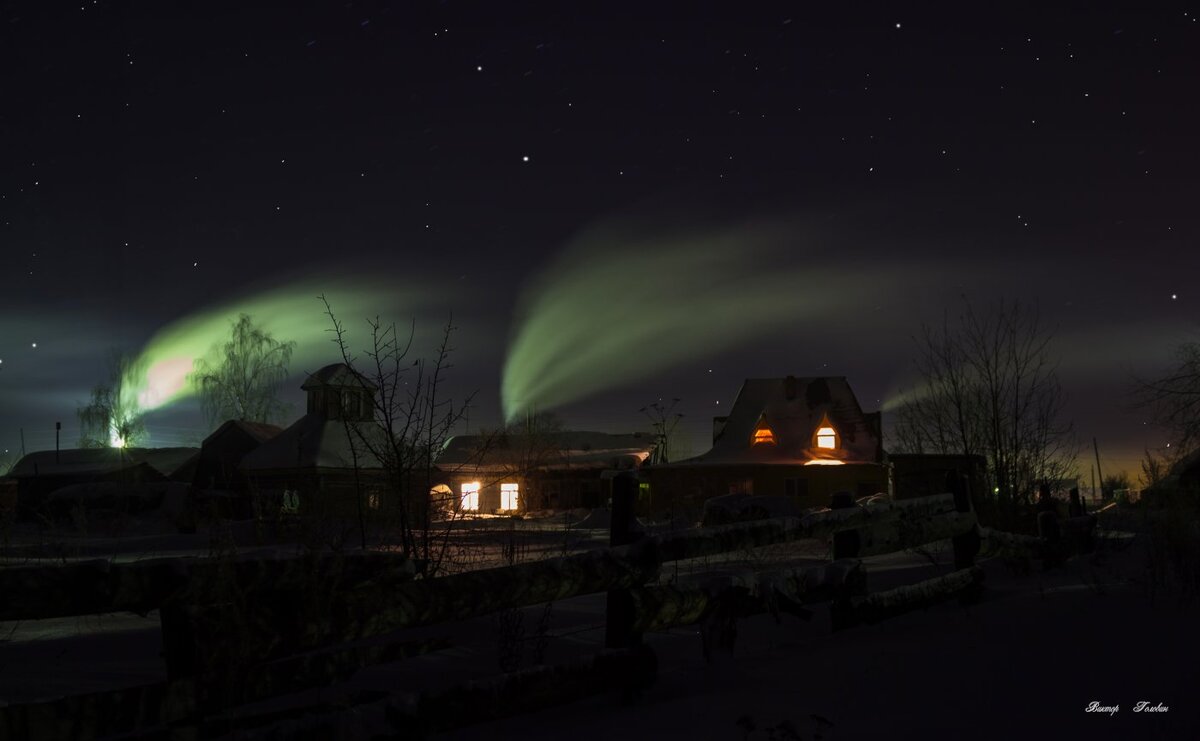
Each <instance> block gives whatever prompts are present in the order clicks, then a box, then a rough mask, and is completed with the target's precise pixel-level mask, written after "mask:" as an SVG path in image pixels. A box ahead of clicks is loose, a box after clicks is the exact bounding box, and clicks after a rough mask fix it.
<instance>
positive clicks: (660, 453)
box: [638, 399, 683, 464]
mask: <svg viewBox="0 0 1200 741" xmlns="http://www.w3.org/2000/svg"><path fill="white" fill-rule="evenodd" d="M678 405H679V399H671V403H670V404H663V403H662V401H661V400H659V401H656V402H654V403H653V404H648V405H646V406H644V407H642V408H641V409H639V410H638V411H640V412H641V413H642V414H644V415H645V416H646V418H647V419H649V420H650V426H651V427H652V428H653V429H654V435H655V442H654V452H653V453H651V457H650V461H649V462H650V463H651V464H658V463H670V462H671V461H673V460H677V459H679V458H682V457H683V456H681V455H677V454H678V453H679V452H680V451H679V450H678V449H677V448H679V447H680V446H679V441H678V440H677V439H676V437H675V428H677V427H678V426H679V421H680V420H681V419H683V414H681V413H680V412H676V411H675V407H677V406H678Z"/></svg>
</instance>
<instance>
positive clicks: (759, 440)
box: [753, 427, 775, 445]
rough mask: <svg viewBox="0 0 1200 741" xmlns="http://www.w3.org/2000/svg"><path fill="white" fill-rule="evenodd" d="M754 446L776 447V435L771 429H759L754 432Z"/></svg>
mask: <svg viewBox="0 0 1200 741" xmlns="http://www.w3.org/2000/svg"><path fill="white" fill-rule="evenodd" d="M753 444H754V445H774V444H775V433H774V432H771V428H770V427H759V428H758V429H757V430H755V431H754V443H753Z"/></svg>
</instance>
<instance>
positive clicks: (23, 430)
mask: <svg viewBox="0 0 1200 741" xmlns="http://www.w3.org/2000/svg"><path fill="white" fill-rule="evenodd" d="M21 457H22V458H24V457H25V428H24V427H22V428H21Z"/></svg>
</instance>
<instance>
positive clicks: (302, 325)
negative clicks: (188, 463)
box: [123, 278, 421, 411]
mask: <svg viewBox="0 0 1200 741" xmlns="http://www.w3.org/2000/svg"><path fill="white" fill-rule="evenodd" d="M321 294H324V295H325V296H326V298H328V299H329V302H330V304H331V305H332V306H333V310H334V312H335V313H336V314H337V316H338V318H339V319H340V320H341V321H342V322H343V323H344V324H346V325H347V327H349V328H350V330H351V332H352V333H353V332H360V327H361V325H360V322H361V319H362V318H363V317H368V316H372V317H373V316H377V315H384V316H387V315H389V314H390V313H392V312H399V313H400V314H399V315H401V316H403V314H404V313H411V311H412V308H413V304H414V303H415V301H417V300H419V299H420V297H421V294H419V293H418V292H415V291H412V290H406V291H404V292H403V293H401V292H400V291H398V289H397V288H396V287H394V286H392V287H385V286H384V285H382V284H381V283H379V282H378V281H371V280H364V279H361V278H360V279H354V280H353V281H351V280H349V279H347V278H341V279H337V278H330V279H325V280H321V281H317V280H308V281H304V282H299V283H294V284H291V285H288V286H286V287H283V288H278V289H274V290H271V291H267V292H264V293H261V294H258V295H254V296H249V297H246V298H243V299H240V300H235V301H230V302H228V303H225V304H222V305H220V306H217V307H214V308H211V309H207V310H204V311H201V312H198V313H196V314H192V315H190V316H187V317H184V318H183V319H180V320H178V321H176V322H173V323H171V324H169V325H167V326H166V327H164V328H163V329H161V330H160V331H159V332H158V333H156V334H155V335H154V336H153V337H152V338H151V339H150V340H149V342H147V343H146V346H145V347H144V348H143V349H142V351H141V354H140V355H139V356H138V358H137V360H136V362H134V363H133V364H132V370H131V371H130V372H129V373H128V374H127V375H126V377H125V383H124V388H123V396H124V395H126V394H127V395H129V399H124V398H123V401H124V400H129V401H132V402H135V403H136V404H137V407H138V408H139V409H141V410H142V411H150V410H153V409H157V408H160V407H163V406H166V405H168V404H171V403H172V402H175V401H178V400H180V399H183V398H186V397H187V396H189V395H191V394H192V393H194V391H195V389H193V388H192V385H191V383H190V381H189V380H188V375H189V374H190V373H191V372H192V365H193V363H194V362H195V360H196V358H198V357H202V356H203V355H205V354H206V353H208V352H209V350H210V349H211V348H212V347H213V346H214V345H215V344H217V343H219V342H222V341H224V340H225V339H226V338H227V337H228V336H229V331H230V327H231V324H232V323H233V322H234V321H235V320H236V319H237V316H238V314H240V313H245V314H249V315H250V316H251V318H252V319H253V320H254V323H255V324H256V325H257V326H260V327H262V328H263V329H264V330H266V331H267V332H269V333H271V334H272V335H273V336H274V337H275V338H276V339H278V340H281V341H285V342H286V341H295V342H296V350H295V352H294V353H293V355H292V363H291V372H292V373H293V374H295V375H301V374H303V373H309V372H312V371H315V370H317V369H318V368H320V367H321V366H324V365H326V364H328V363H333V362H337V361H339V360H341V355H340V353H339V351H338V349H337V346H336V345H335V344H333V343H332V339H333V337H332V334H331V333H330V331H329V330H330V328H331V324H330V321H329V317H328V316H326V314H325V306H324V304H322V303H321V301H320V300H319V299H318V296H320V295H321ZM360 333H361V332H360Z"/></svg>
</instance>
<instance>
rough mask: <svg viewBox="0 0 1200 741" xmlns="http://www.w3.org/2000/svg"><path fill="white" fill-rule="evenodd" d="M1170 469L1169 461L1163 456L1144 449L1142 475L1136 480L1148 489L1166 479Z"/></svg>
mask: <svg viewBox="0 0 1200 741" xmlns="http://www.w3.org/2000/svg"><path fill="white" fill-rule="evenodd" d="M1170 467H1171V466H1170V460H1169V459H1168V458H1167V457H1166V456H1165V455H1163V454H1162V453H1155V452H1154V451H1152V450H1150V449H1149V448H1146V449H1145V457H1144V458H1142V473H1141V476H1139V477H1138V478H1139V479H1141V482H1142V486H1145V487H1147V488H1149V487H1151V486H1154V485H1155V484H1157V483H1158V482H1160V481H1162V480H1163V479H1164V478H1166V476H1167V472H1168V471H1169V470H1170Z"/></svg>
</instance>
